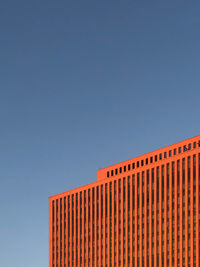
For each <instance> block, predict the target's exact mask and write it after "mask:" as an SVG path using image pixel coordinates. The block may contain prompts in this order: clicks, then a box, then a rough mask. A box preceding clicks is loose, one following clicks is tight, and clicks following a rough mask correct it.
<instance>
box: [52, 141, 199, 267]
mask: <svg viewBox="0 0 200 267" xmlns="http://www.w3.org/2000/svg"><path fill="white" fill-rule="evenodd" d="M199 242H200V136H197V137H194V138H191V139H188V140H185V141H182V142H179V143H177V144H174V145H170V146H168V147H165V148H162V149H158V150H156V151H154V152H151V153H147V154H145V155H142V156H139V157H136V158H133V159H130V160H127V161H124V162H121V163H118V164H115V165H113V166H110V167H107V168H105V169H101V170H99V171H97V181H96V182H94V183H91V184H89V185H85V186H82V187H79V188H76V189H73V190H70V191H67V192H64V193H61V194H58V195H55V196H52V197H50V198H49V262H50V265H49V266H50V267H74V266H78V267H79V266H81V267H86V266H87V267H88V266H92V267H94V266H99V267H101V266H108V267H114V266H126V267H129V266H130V267H133V266H134V267H135V266H140V267H141V266H145V267H146V266H185V267H188V266H200V259H199V258H200V244H199Z"/></svg>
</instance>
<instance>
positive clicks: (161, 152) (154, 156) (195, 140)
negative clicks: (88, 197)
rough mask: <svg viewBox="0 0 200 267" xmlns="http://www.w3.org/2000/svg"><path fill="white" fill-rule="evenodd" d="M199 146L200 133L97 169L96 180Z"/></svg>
mask: <svg viewBox="0 0 200 267" xmlns="http://www.w3.org/2000/svg"><path fill="white" fill-rule="evenodd" d="M197 147H200V135H198V136H195V137H192V138H189V139H187V140H184V141H181V142H179V143H176V144H173V145H170V146H166V147H164V148H161V149H158V150H155V151H153V152H150V153H147V154H144V155H141V156H139V157H135V158H132V159H129V160H126V161H123V162H120V163H117V164H114V165H112V166H109V167H106V168H104V169H101V170H98V171H97V181H100V180H104V179H108V178H110V177H117V176H118V175H123V173H128V172H131V171H133V170H135V169H137V168H142V167H145V166H147V165H151V164H154V163H155V162H158V161H162V160H165V159H168V158H170V157H174V156H177V155H179V154H182V153H185V152H186V151H189V150H193V149H196V148H197Z"/></svg>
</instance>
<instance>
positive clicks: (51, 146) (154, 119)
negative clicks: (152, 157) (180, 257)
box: [0, 0, 200, 267]
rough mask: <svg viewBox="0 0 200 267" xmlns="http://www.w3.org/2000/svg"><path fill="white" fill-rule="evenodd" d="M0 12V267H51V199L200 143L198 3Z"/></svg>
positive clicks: (22, 7) (18, 5) (25, 4)
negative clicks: (101, 175) (167, 149)
mask: <svg viewBox="0 0 200 267" xmlns="http://www.w3.org/2000/svg"><path fill="white" fill-rule="evenodd" d="M165 2H167V3H164V1H133V0H132V1H104V0H101V1H88V0H85V1H51V0H48V1H41V0H40V1H39V0H34V1H27V0H24V1H22V0H19V1H14V0H13V1H12V0H7V1H1V5H0V126H1V127H0V241H1V242H0V266H1V267H13V266H15V267H45V266H46V267H47V266H48V197H49V196H50V195H53V194H56V193H59V192H62V191H67V190H69V189H71V188H74V187H77V186H80V185H83V184H87V183H90V182H93V181H95V179H96V170H97V169H99V168H103V167H105V166H108V165H111V164H114V163H117V162H120V161H123V160H126V159H129V158H132V157H135V156H137V155H139V154H143V153H146V152H149V151H152V150H154V149H157V148H160V147H163V146H166V145H169V144H172V143H174V142H178V141H181V140H183V139H186V138H189V137H192V136H195V135H198V134H199V133H200V126H199V115H200V105H199V100H200V30H199V29H200V16H199V12H200V3H199V1H198V2H197V1H196V2H195V1H165Z"/></svg>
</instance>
